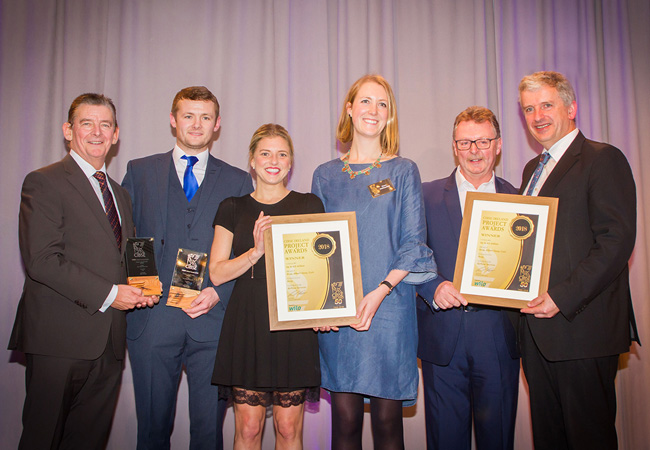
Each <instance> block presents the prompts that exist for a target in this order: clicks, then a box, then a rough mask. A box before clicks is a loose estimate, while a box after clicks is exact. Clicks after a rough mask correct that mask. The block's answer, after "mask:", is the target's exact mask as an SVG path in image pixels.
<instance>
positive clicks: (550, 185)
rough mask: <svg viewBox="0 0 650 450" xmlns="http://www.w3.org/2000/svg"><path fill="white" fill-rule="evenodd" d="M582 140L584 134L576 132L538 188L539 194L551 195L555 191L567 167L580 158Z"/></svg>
mask: <svg viewBox="0 0 650 450" xmlns="http://www.w3.org/2000/svg"><path fill="white" fill-rule="evenodd" d="M584 142H585V137H584V135H583V134H582V133H578V135H577V136H576V138H575V139H574V140H573V142H572V143H571V145H569V148H567V149H566V152H564V155H562V157H561V158H560V160H559V161H558V162H557V164H556V165H555V167H554V168H553V171H551V173H550V175H549V176H548V178H547V179H546V181H544V184H543V185H542V188H541V189H540V190H539V195H540V196H542V197H549V196H552V193H553V192H554V191H555V188H556V187H557V185H558V183H559V182H560V181H562V179H563V178H564V176H565V175H566V173H567V172H568V171H569V169H571V167H572V166H573V165H574V164H575V163H577V162H578V160H579V159H580V152H581V150H582V144H583V143H584Z"/></svg>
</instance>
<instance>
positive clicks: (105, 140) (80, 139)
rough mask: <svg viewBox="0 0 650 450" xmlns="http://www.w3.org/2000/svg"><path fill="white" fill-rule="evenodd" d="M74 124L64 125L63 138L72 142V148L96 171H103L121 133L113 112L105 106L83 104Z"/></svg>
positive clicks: (75, 115)
mask: <svg viewBox="0 0 650 450" xmlns="http://www.w3.org/2000/svg"><path fill="white" fill-rule="evenodd" d="M72 122H73V123H69V122H66V123H64V124H63V136H64V137H65V139H66V140H68V141H70V148H71V149H72V150H73V151H74V152H76V153H77V154H78V155H79V156H81V157H82V158H83V159H84V160H85V161H87V162H88V163H90V164H91V165H92V166H93V167H94V168H95V169H97V170H99V169H101V168H102V166H103V165H104V161H105V160H106V155H107V154H108V152H109V150H110V149H111V146H112V145H113V144H115V143H116V142H117V138H118V136H119V133H120V130H119V129H118V128H117V126H116V125H115V118H114V117H113V112H112V111H111V110H110V109H109V108H108V107H107V106H104V105H89V104H85V103H82V104H81V105H79V107H78V108H77V109H76V111H75V113H74V117H73V119H72Z"/></svg>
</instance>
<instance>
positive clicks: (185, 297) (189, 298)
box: [167, 286, 200, 309]
mask: <svg viewBox="0 0 650 450" xmlns="http://www.w3.org/2000/svg"><path fill="white" fill-rule="evenodd" d="M199 293H200V291H195V290H194V289H187V288H182V287H178V286H170V288H169V295H168V296H167V306H173V307H175V308H181V309H185V308H189V307H190V305H191V304H192V302H193V301H194V299H195V298H196V297H198V296H199Z"/></svg>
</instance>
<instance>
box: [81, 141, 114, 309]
mask: <svg viewBox="0 0 650 450" xmlns="http://www.w3.org/2000/svg"><path fill="white" fill-rule="evenodd" d="M70 156H71V157H72V159H74V160H75V162H76V163H77V165H78V166H79V168H81V170H82V171H83V173H84V175H86V177H87V178H88V182H89V183H90V185H91V186H92V187H93V190H94V191H95V195H96V196H97V199H98V200H99V203H100V204H101V205H102V208H104V211H106V205H104V195H103V194H102V188H101V187H100V186H99V180H98V179H97V178H95V177H94V176H93V175H95V172H97V171H98V170H97V169H95V168H94V167H93V166H92V164H90V163H89V162H88V161H86V160H85V159H83V158H82V157H81V156H80V155H79V154H78V153H77V152H75V151H74V150H70ZM99 172H104V175H105V176H106V185H107V186H108V190H109V191H111V195H112V196H113V203H115V210H116V211H117V217H118V218H119V220H120V223H122V216H120V208H119V206H117V200H115V192H113V188H112V187H111V183H110V182H109V181H108V174H107V173H106V164H104V165H103V166H102V168H101V169H99ZM106 220H108V219H106ZM115 297H117V285H116V284H114V285H113V287H112V288H111V291H110V292H109V293H108V295H107V296H106V299H105V300H104V303H103V304H102V307H101V308H99V311H101V312H105V311H106V310H107V309H108V307H109V306H111V305H112V304H113V302H114V301H115Z"/></svg>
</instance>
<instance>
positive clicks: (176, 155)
mask: <svg viewBox="0 0 650 450" xmlns="http://www.w3.org/2000/svg"><path fill="white" fill-rule="evenodd" d="M181 156H188V155H187V153H185V152H184V151H183V150H181V148H180V147H179V146H178V144H176V145H175V146H174V151H173V152H172V158H173V159H174V164H176V165H183V166H186V165H187V161H186V160H184V159H181ZM194 156H196V157H197V158H198V159H199V160H198V161H197V162H196V164H194V169H201V170H204V171H205V169H206V168H207V167H208V159H209V158H210V149H207V148H206V149H205V150H203V151H202V152H201V153H199V154H198V155H194Z"/></svg>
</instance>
